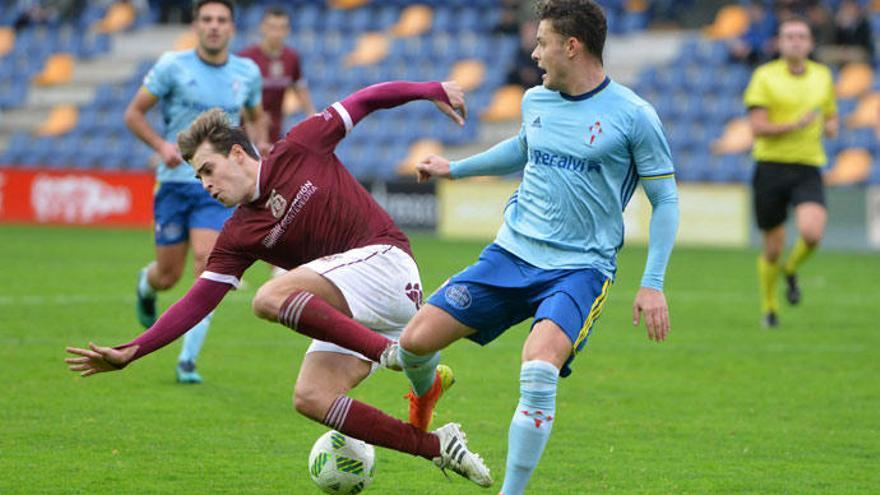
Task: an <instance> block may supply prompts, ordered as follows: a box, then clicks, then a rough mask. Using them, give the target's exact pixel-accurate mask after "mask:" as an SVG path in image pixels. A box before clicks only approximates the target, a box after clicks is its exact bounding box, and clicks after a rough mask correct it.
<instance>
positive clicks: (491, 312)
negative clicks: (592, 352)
mask: <svg viewBox="0 0 880 495" xmlns="http://www.w3.org/2000/svg"><path fill="white" fill-rule="evenodd" d="M610 287H611V279H610V278H608V277H607V276H605V275H604V274H602V273H601V272H599V271H598V270H594V269H592V268H583V269H575V270H544V269H541V268H538V267H536V266H534V265H531V264H529V263H527V262H526V261H524V260H522V259H520V258H518V257H517V256H515V255H513V254H512V253H510V252H508V251H507V250H505V249H503V248H501V247H500V246H498V245H496V244H490V245H489V246H488V247H487V248H486V249H484V250H483V252H482V253H481V254H480V258H479V259H478V260H477V262H476V263H474V264H473V265H471V266H469V267H468V268H466V269H465V270H464V271H462V272H460V273H458V274H456V275H455V276H453V277H452V278H451V279H449V282H447V283H446V284H445V285H444V286H443V287H441V288H440V289H439V290H438V291H437V292H435V293H434V294H433V295H432V296H431V297H430V298H429V299H428V303H429V304H432V305H434V306H437V307H438V308H440V309H442V310H444V311H446V312H447V313H449V314H450V315H452V316H453V317H454V318H455V319H456V320H458V321H460V322H461V323H463V324H465V325H467V326H469V327H471V328H473V329H474V330H476V333H474V334H473V335H471V336H469V337H468V338H469V339H471V340H473V341H474V342H477V343H478V344H480V345H486V344H488V343H489V342H491V341H493V340H495V339H496V338H497V337H498V336H499V335H501V334H502V333H504V332H505V331H506V330H507V329H508V328H510V327H512V326H513V325H516V324H517V323H519V322H521V321H523V320H525V319H527V318H529V317H532V316H534V318H535V320H534V323H532V326H533V327H534V325H535V323H537V322H539V321H541V320H544V319H548V320H551V321H553V322H554V323H556V324H557V325H559V327H560V328H562V330H563V331H565V334H566V335H567V336H568V338H569V339H570V340H571V343H572V352H571V356H570V357H569V358H568V361H566V363H565V366H563V368H562V370H561V371H560V375H561V376H568V375H569V374H571V368H570V366H569V365H570V364H571V362H572V360H573V359H574V357H575V355H576V354H577V353H578V352H579V351H580V350H581V349H583V347H584V345H586V343H587V339H588V338H589V337H590V332H591V331H592V330H593V326H594V325H595V324H596V321H597V320H598V319H599V316H601V314H602V310H603V309H604V307H605V300H606V298H607V296H608V289H609V288H610Z"/></svg>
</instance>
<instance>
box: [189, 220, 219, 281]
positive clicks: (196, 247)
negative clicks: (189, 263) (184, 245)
mask: <svg viewBox="0 0 880 495" xmlns="http://www.w3.org/2000/svg"><path fill="white" fill-rule="evenodd" d="M219 236H220V232H219V231H217V230H212V229H202V228H196V229H190V230H189V244H190V246H191V247H192V252H193V273H194V274H195V276H196V277H198V276H199V275H201V274H202V271H204V269H205V264H206V263H207V262H208V255H210V254H211V250H212V249H214V244H215V243H216V242H217V237H219Z"/></svg>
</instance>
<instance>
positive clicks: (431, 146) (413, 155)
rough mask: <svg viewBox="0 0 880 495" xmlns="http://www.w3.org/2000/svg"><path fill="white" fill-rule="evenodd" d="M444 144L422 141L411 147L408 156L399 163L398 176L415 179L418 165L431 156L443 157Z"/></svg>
mask: <svg viewBox="0 0 880 495" xmlns="http://www.w3.org/2000/svg"><path fill="white" fill-rule="evenodd" d="M442 154H443V143H441V142H440V141H437V140H436V139H420V140H418V141H416V142H414V143H413V144H412V145H410V147H409V152H408V153H407V155H406V156H405V157H404V158H403V159H402V160H400V161H399V162H398V163H397V167H396V169H395V172H396V174H397V175H402V176H407V177H414V176H415V175H416V164H417V163H418V162H420V161H421V160H422V159H424V158H425V157H427V156H429V155H442Z"/></svg>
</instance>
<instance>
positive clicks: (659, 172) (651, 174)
mask: <svg viewBox="0 0 880 495" xmlns="http://www.w3.org/2000/svg"><path fill="white" fill-rule="evenodd" d="M630 150H631V152H632V156H633V161H634V162H635V164H636V172H638V174H639V177H642V178H649V179H650V178H657V177H663V176H667V175H671V174H673V173H674V172H675V169H674V167H673V165H672V153H671V152H670V151H669V143H668V142H666V136H665V135H664V134H663V124H661V123H660V117H659V116H658V115H657V112H655V111H654V109H653V108H652V107H651V106H650V105H648V104H644V105H641V106H639V107H638V110H637V112H636V115H635V119H634V120H633V127H632V130H631V134H630Z"/></svg>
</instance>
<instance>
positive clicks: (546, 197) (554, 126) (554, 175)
mask: <svg viewBox="0 0 880 495" xmlns="http://www.w3.org/2000/svg"><path fill="white" fill-rule="evenodd" d="M496 148H498V150H496V151H493V150H494V148H493V150H490V152H488V155H493V154H494V155H495V156H494V158H495V159H494V160H492V161H493V162H494V167H495V170H492V172H491V173H492V174H498V173H511V172H515V171H517V170H523V179H522V183H521V184H520V186H519V188H518V189H517V190H516V191H515V192H514V194H513V195H512V196H511V198H510V200H509V202H508V204H507V207H506V209H505V211H504V224H503V225H502V227H501V229H500V230H499V232H498V235H497V237H496V239H495V243H496V244H498V245H499V246H501V247H503V248H504V249H505V250H507V251H509V252H511V253H513V254H514V255H516V256H518V257H519V258H522V259H523V260H525V261H527V262H528V263H530V264H532V265H534V266H536V267H539V268H543V269H548V270H551V269H578V268H594V269H597V270H599V271H601V272H602V273H604V274H605V275H607V276H609V277H613V275H614V272H615V270H616V255H617V252H618V250H619V249H620V248H621V246H622V245H623V233H624V232H623V231H624V226H623V210H624V208H625V207H626V205H627V203H628V202H629V200H630V198H631V197H632V195H633V192H635V189H636V186H637V185H638V184H639V180H640V179H645V178H666V177H672V174H673V173H674V169H673V164H672V157H671V155H670V152H669V145H668V144H667V142H666V138H665V136H664V135H663V130H662V127H661V124H660V119H659V118H658V116H657V113H656V112H655V111H654V109H653V108H652V107H651V106H650V105H649V104H648V103H647V102H645V101H644V100H642V99H641V98H639V97H638V96H637V95H636V94H635V93H633V92H632V91H631V90H630V89H628V88H626V87H625V86H622V85H620V84H617V83H615V82H612V81H610V80H609V79H607V78H606V79H605V81H604V82H603V83H602V84H601V85H599V86H598V87H597V88H596V89H595V90H593V91H591V92H589V93H587V94H584V95H581V96H577V97H572V96H568V95H564V94H561V93H559V92H556V91H551V90H548V89H546V88H545V87H543V86H538V87H534V88H532V89H530V90H528V91H527V92H526V94H525V96H524V97H523V101H522V128H521V130H520V133H519V136H518V137H517V138H512V139H511V140H509V141H506V142H504V143H501V144H499V145H498V146H497V147H496ZM488 155H487V157H488ZM502 156H503V157H504V158H503V159H501V157H502ZM474 158H476V160H474ZM474 158H472V159H469V160H474V162H473V163H467V160H465V161H463V162H454V163H453V164H452V169H451V170H452V174H453V177H461V176H467V175H477V174H478V173H480V172H481V173H483V174H485V172H486V170H487V164H486V163H479V162H480V161H481V160H480V158H479V156H478V157H474ZM502 162H503V163H506V164H507V165H506V166H502V167H501V168H503V170H501V169H499V165H500V164H501V163H502ZM471 168H473V170H474V173H470V172H471V170H469V169H471ZM488 168H489V169H491V168H492V167H491V166H490V167H488ZM673 232H674V229H673ZM673 235H674V234H673ZM670 248H671V244H670ZM663 265H664V266H663V268H665V261H664V263H663ZM661 277H662V272H661ZM660 283H662V280H661V282H660ZM651 285H656V284H654V283H652V284H651Z"/></svg>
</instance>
